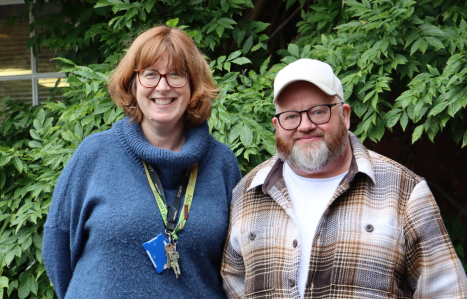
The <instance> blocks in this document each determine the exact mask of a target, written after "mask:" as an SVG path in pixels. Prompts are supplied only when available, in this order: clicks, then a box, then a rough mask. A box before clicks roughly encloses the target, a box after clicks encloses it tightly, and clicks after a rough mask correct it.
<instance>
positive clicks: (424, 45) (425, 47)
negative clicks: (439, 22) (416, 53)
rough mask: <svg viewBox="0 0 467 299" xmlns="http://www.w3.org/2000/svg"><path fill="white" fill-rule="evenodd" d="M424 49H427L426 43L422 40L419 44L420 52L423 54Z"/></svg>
mask: <svg viewBox="0 0 467 299" xmlns="http://www.w3.org/2000/svg"><path fill="white" fill-rule="evenodd" d="M426 49H428V42H427V41H426V40H423V41H422V42H421V43H420V51H421V52H422V53H423V54H425V52H426Z"/></svg>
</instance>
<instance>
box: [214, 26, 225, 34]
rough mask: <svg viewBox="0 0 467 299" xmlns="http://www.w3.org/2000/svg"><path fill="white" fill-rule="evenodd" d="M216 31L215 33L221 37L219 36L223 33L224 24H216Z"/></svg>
mask: <svg viewBox="0 0 467 299" xmlns="http://www.w3.org/2000/svg"><path fill="white" fill-rule="evenodd" d="M216 33H217V35H219V37H221V36H222V33H224V26H222V25H218V26H217V27H216Z"/></svg>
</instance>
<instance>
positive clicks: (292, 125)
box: [274, 103, 344, 130]
mask: <svg viewBox="0 0 467 299" xmlns="http://www.w3.org/2000/svg"><path fill="white" fill-rule="evenodd" d="M338 104H344V103H335V104H325V105H317V106H313V107H311V108H309V109H307V110H303V111H284V112H281V113H278V114H276V115H274V117H276V118H277V120H278V121H279V125H280V126H281V127H282V129H284V130H293V129H296V128H298V127H299V126H300V124H301V123H302V113H303V112H306V115H308V119H309V120H310V121H311V122H312V123H314V124H315V125H322V124H325V123H327V122H328V121H329V120H330V119H331V108H332V107H334V106H336V105H338Z"/></svg>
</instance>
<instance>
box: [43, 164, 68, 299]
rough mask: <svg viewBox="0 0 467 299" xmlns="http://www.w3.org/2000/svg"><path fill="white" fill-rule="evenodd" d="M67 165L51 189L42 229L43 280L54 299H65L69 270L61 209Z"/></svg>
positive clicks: (66, 232) (65, 230) (65, 231)
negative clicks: (52, 286)
mask: <svg viewBox="0 0 467 299" xmlns="http://www.w3.org/2000/svg"><path fill="white" fill-rule="evenodd" d="M73 160H74V159H73V158H72V159H71V160H70V162H69V163H68V164H67V166H66V167H65V169H64V170H63V172H62V174H61V175H60V178H59V179H58V181H57V184H56V186H55V190H54V194H53V198H52V203H51V205H50V209H49V214H48V215H47V221H46V223H45V225H44V239H43V245H42V247H43V248H42V257H43V260H44V266H45V268H46V271H47V276H48V277H49V279H50V281H51V282H52V284H53V285H54V289H55V292H56V293H57V295H58V298H60V299H62V298H64V297H65V294H66V291H67V289H68V285H69V284H70V280H71V277H72V275H73V270H72V266H71V249H70V225H69V223H70V218H69V215H67V212H66V210H68V209H64V208H63V205H64V204H65V203H64V202H65V201H66V198H65V194H66V189H67V185H68V180H69V173H70V168H71V164H73V163H72V161H73Z"/></svg>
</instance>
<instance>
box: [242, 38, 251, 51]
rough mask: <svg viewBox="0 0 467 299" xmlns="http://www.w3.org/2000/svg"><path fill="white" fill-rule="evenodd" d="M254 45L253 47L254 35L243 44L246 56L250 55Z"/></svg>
mask: <svg viewBox="0 0 467 299" xmlns="http://www.w3.org/2000/svg"><path fill="white" fill-rule="evenodd" d="M252 45H253V35H250V37H249V38H248V39H247V40H246V41H245V43H244V44H243V53H244V54H246V53H248V52H249V51H250V49H251V46H252Z"/></svg>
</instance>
